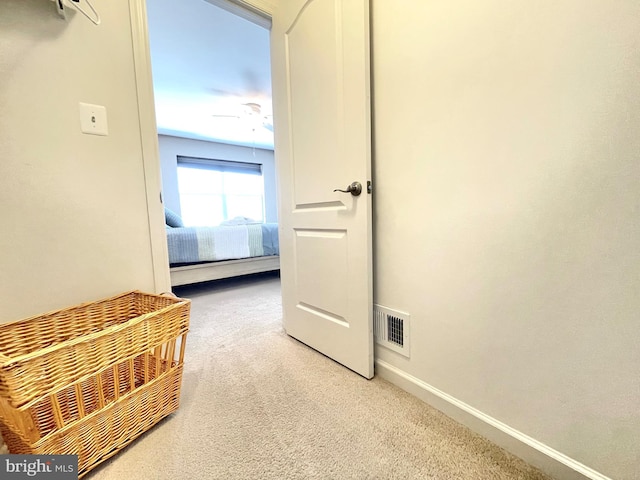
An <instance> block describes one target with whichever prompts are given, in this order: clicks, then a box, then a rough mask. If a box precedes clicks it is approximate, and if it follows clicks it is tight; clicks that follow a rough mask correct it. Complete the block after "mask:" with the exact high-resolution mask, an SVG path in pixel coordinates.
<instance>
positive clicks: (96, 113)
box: [80, 102, 109, 136]
mask: <svg viewBox="0 0 640 480" xmlns="http://www.w3.org/2000/svg"><path fill="white" fill-rule="evenodd" d="M80 130H82V132H83V133H88V134H89V135H104V136H106V135H109V127H108V126H107V109H106V108H105V107H103V106H102V105H92V104H90V103H82V102H80Z"/></svg>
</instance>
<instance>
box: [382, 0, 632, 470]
mask: <svg viewBox="0 0 640 480" xmlns="http://www.w3.org/2000/svg"><path fill="white" fill-rule="evenodd" d="M372 12H373V24H372V30H373V34H372V42H373V82H374V91H373V97H374V104H373V105H374V113H375V139H374V149H375V153H374V155H375V157H374V158H375V191H376V197H375V222H376V226H375V265H376V266H375V270H376V276H375V285H376V287H375V288H376V290H375V298H376V302H377V303H380V304H382V305H385V306H389V307H392V308H397V309H400V310H403V311H407V312H409V313H411V314H412V341H411V358H410V360H405V359H404V358H403V357H401V356H399V355H397V354H395V353H393V352H390V351H388V350H385V349H382V348H380V349H379V350H378V351H377V358H378V359H380V360H382V361H384V362H387V363H389V364H391V365H393V366H395V367H397V368H399V369H401V370H402V371H403V372H406V373H407V374H409V375H412V376H414V377H416V378H417V379H419V380H420V381H422V382H425V383H426V384H429V385H431V386H433V387H436V388H438V389H440V390H442V391H444V392H445V393H447V394H449V395H451V396H453V397H455V398H457V399H459V400H461V401H462V402H465V403H466V404H468V405H470V406H472V407H474V408H476V409H478V410H480V411H481V412H483V413H485V414H487V415H489V416H491V417H493V418H495V419H497V420H499V421H501V422H504V423H505V424H507V425H509V426H511V427H513V428H515V429H517V430H519V431H520V432H523V433H525V434H527V435H529V436H531V437H533V438H534V439H536V440H538V441H540V442H542V443H544V444H546V445H548V446H550V447H552V448H554V449H556V450H558V451H560V452H562V453H564V454H565V455H568V456H569V457H571V458H573V459H575V460H577V461H578V462H582V463H583V464H586V465H587V466H589V467H591V468H593V469H595V470H597V471H599V472H601V473H603V474H605V475H608V476H610V477H611V478H615V479H620V480H622V479H627V480H631V479H632V478H638V477H637V475H638V471H640V456H639V453H638V452H640V437H639V436H638V432H640V410H639V409H638V406H640V377H639V376H638V366H639V365H640V349H639V348H638V338H640V321H639V316H638V312H639V311H640V295H638V292H639V291H640V275H639V266H640V253H639V252H640V249H639V245H640V188H639V187H638V180H639V179H640V159H639V158H638V155H639V152H640V135H639V134H638V132H640V82H638V79H639V78H640V35H639V34H638V31H639V30H638V26H639V25H640V3H638V2H636V1H630V0H629V1H618V2H608V1H604V0H602V1H599V0H594V1H590V2H586V3H585V2H581V1H577V0H564V1H561V2H550V1H545V2H526V1H514V2H504V1H497V0H487V1H483V2H475V1H470V0H456V1H452V2H414V1H409V0H403V1H399V2H388V1H385V0H374V1H373V4H372Z"/></svg>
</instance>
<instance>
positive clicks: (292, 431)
mask: <svg viewBox="0 0 640 480" xmlns="http://www.w3.org/2000/svg"><path fill="white" fill-rule="evenodd" d="M176 293H178V294H179V295H181V296H184V297H187V298H191V299H192V300H193V304H192V316H191V332H190V334H189V340H188V343H187V355H186V360H185V362H186V364H185V375H184V383H183V388H182V404H181V407H180V410H179V411H178V412H177V413H176V414H174V415H172V416H171V417H169V418H168V419H166V420H165V421H163V422H162V423H160V424H159V425H157V426H156V427H155V428H154V429H152V430H151V431H150V432H148V433H147V434H145V435H144V436H143V437H141V438H140V439H138V440H137V441H136V442H134V443H133V444H132V445H130V446H129V447H128V448H126V449H125V450H124V451H122V452H121V453H120V454H118V455H117V456H115V457H114V458H113V459H111V460H109V461H108V462H106V463H105V464H103V465H102V466H100V467H98V468H97V469H96V470H94V471H93V472H92V473H91V474H89V475H88V476H87V477H85V478H87V479H90V480H107V479H109V480H128V479H135V480H138V479H140V480H142V479H154V480H156V479H157V480H164V479H167V480H168V479H171V480H173V479H443V480H444V479H447V480H448V479H461V480H480V479H491V480H496V479H505V480H506V479H521V480H525V479H526V480H543V479H545V480H548V479H549V477H546V476H544V475H543V474H541V473H540V472H539V471H537V470H535V469H534V468H532V467H530V466H528V465H526V464H525V463H524V462H522V461H521V460H519V459H517V458H515V457H513V456H511V455H510V454H508V453H506V452H505V451H503V450H501V449H500V448H498V447H497V446H495V445H493V444H491V443H490V442H488V441H486V440H484V439H483V438H481V437H479V436H478V435H475V434H474V433H472V432H471V431H470V430H468V429H467V428H465V427H463V426H461V425H459V424H457V423H455V422H454V421H452V420H450V419H449V418H448V417H446V416H444V415H443V414H441V413H440V412H438V411H437V410H435V409H433V408H431V407H429V406H428V405H426V404H425V403H423V402H421V401H420V400H418V399H416V398H414V397H412V396H410V395H408V394H407V393H404V392H403V391H401V390H399V389H398V388H396V387H395V386H393V385H391V384H389V383H387V382H386V381H383V380H381V379H377V378H375V379H373V380H371V381H367V380H364V379H363V378H361V377H359V376H358V375H356V374H354V373H352V372H351V371H349V370H347V369H346V368H344V367H342V366H340V365H338V364H336V363H334V362H333V361H331V360H329V359H328V358H326V357H324V356H322V355H321V354H319V353H317V352H315V351H314V350H312V349H310V348H308V347H306V346H305V345H302V344H301V343H299V342H297V341H296V340H294V339H292V338H290V337H288V336H287V335H286V334H285V333H284V332H283V329H282V322H281V304H280V284H279V280H278V278H277V277H274V276H267V277H265V276H262V277H257V278H256V277H252V278H250V279H248V280H247V279H245V280H241V281H239V280H237V279H236V280H233V281H230V282H226V283H214V284H210V285H206V286H197V287H195V288H194V287H190V288H183V289H182V290H178V291H177V292H176Z"/></svg>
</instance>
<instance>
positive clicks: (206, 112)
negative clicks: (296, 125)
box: [147, 0, 279, 286]
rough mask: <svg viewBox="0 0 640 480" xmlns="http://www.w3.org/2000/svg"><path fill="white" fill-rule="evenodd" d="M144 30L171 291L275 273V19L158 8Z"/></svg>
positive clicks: (216, 7) (191, 5) (167, 1)
mask: <svg viewBox="0 0 640 480" xmlns="http://www.w3.org/2000/svg"><path fill="white" fill-rule="evenodd" d="M147 22H148V31H149V45H150V56H151V66H152V71H153V86H154V97H155V110H156V121H157V130H158V146H159V156H160V162H161V170H162V192H163V199H164V206H165V208H166V211H165V221H166V222H167V232H166V233H167V250H168V257H169V261H170V277H171V284H172V286H178V285H185V284H188V283H193V282H202V281H207V280H218V279H222V278H229V277H233V276H237V275H245V274H250V273H258V272H263V271H273V270H277V269H278V268H279V257H278V255H277V253H278V250H277V249H278V241H277V221H278V213H277V193H276V169H275V160H274V152H273V149H274V147H273V143H274V142H273V116H272V106H271V103H272V102H271V70H270V44H269V28H270V20H268V19H267V18H265V17H262V16H260V15H257V14H256V13H255V12H253V11H251V10H248V9H245V8H242V7H239V6H238V5H235V4H234V3H231V2H227V1H225V0H185V1H183V2H180V4H179V5H177V4H176V3H175V2H174V1H173V0H154V1H153V2H147ZM172 227H173V228H172ZM181 227H187V228H184V229H183V228H181ZM190 227H206V228H199V229H197V230H195V229H194V228H190ZM225 227H226V228H225Z"/></svg>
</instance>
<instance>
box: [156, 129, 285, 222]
mask: <svg viewBox="0 0 640 480" xmlns="http://www.w3.org/2000/svg"><path fill="white" fill-rule="evenodd" d="M158 143H159V147H160V163H161V166H162V195H163V197H164V202H165V205H166V206H167V208H169V209H171V210H173V211H174V212H176V213H178V214H180V213H181V209H180V194H179V192H178V173H177V169H176V168H177V158H178V155H184V156H187V157H202V158H213V159H217V160H232V161H235V162H247V163H259V164H262V176H263V178H264V196H265V198H264V202H265V220H266V221H267V222H273V223H275V222H277V221H278V200H277V192H276V170H275V162H274V158H273V150H264V149H261V148H255V149H254V148H248V147H240V146H237V145H226V144H222V143H216V142H207V141H203V140H192V139H188V138H178V137H172V136H168V135H158Z"/></svg>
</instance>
